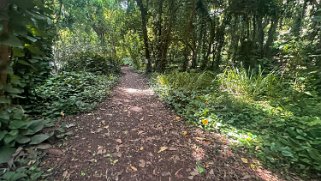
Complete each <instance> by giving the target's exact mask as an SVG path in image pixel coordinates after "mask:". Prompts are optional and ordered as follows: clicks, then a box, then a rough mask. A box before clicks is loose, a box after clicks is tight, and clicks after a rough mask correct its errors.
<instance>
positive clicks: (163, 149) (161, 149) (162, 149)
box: [158, 146, 168, 153]
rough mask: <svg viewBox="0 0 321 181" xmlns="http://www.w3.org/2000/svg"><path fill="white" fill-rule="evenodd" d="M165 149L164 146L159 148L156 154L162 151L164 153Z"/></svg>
mask: <svg viewBox="0 0 321 181" xmlns="http://www.w3.org/2000/svg"><path fill="white" fill-rule="evenodd" d="M167 149H168V148H167V147H166V146H162V147H160V149H159V151H158V153H160V152H163V151H165V150H167Z"/></svg>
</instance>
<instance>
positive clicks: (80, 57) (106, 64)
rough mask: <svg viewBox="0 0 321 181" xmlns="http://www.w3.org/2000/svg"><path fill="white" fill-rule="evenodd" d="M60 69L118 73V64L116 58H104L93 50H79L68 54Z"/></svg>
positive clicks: (105, 73) (106, 73)
mask: <svg viewBox="0 0 321 181" xmlns="http://www.w3.org/2000/svg"><path fill="white" fill-rule="evenodd" d="M61 70H62V71H67V72H71V71H84V72H91V73H94V74H104V75H108V74H112V73H119V72H120V66H119V64H118V62H117V61H116V60H112V59H111V58H109V57H108V58H105V57H103V56H101V55H99V54H97V53H93V52H79V53H74V54H72V55H70V56H69V59H68V61H66V63H65V64H64V65H63V67H62V69H61Z"/></svg>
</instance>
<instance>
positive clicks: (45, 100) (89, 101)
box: [28, 72, 116, 117]
mask: <svg viewBox="0 0 321 181" xmlns="http://www.w3.org/2000/svg"><path fill="white" fill-rule="evenodd" d="M115 81H116V77H115V76H114V75H109V76H106V75H95V74H92V73H86V72H78V73H76V72H62V73H60V74H58V75H55V76H53V77H51V78H49V79H48V80H46V82H45V83H44V84H43V85H40V86H38V87H36V88H35V90H34V97H33V102H32V105H33V106H32V107H28V110H30V111H32V112H30V113H32V114H36V115H37V114H42V115H45V116H47V115H50V116H53V117H55V116H59V115H60V114H61V112H63V113H65V114H75V113H78V112H80V111H88V110H91V109H93V108H94V107H95V106H96V104H97V103H98V102H100V101H102V99H103V98H105V97H106V95H107V93H108V91H109V90H110V88H111V87H112V85H113V84H114V83H115Z"/></svg>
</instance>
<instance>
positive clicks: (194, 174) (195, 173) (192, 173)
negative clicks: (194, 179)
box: [190, 169, 199, 176]
mask: <svg viewBox="0 0 321 181" xmlns="http://www.w3.org/2000/svg"><path fill="white" fill-rule="evenodd" d="M190 174H191V176H196V175H198V174H199V172H198V171H197V170H195V169H194V170H193V171H191V173H190Z"/></svg>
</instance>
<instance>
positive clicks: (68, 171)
mask: <svg viewBox="0 0 321 181" xmlns="http://www.w3.org/2000/svg"><path fill="white" fill-rule="evenodd" d="M122 73H123V75H122V77H121V79H120V83H119V84H118V86H116V87H115V88H114V90H113V93H112V94H111V96H110V97H109V98H108V99H107V100H106V101H105V102H103V103H102V104H101V105H100V106H99V107H98V108H97V109H96V110H95V111H93V112H91V113H85V114H82V115H78V116H68V117H65V118H63V119H62V120H61V121H62V122H63V123H65V124H66V125H67V127H69V130H68V131H72V132H73V135H72V136H70V137H69V138H68V139H67V140H65V141H64V142H63V144H61V145H59V146H58V145H56V146H54V148H51V149H49V150H48V151H47V155H46V156H45V158H44V161H43V167H44V168H46V169H49V168H53V169H52V175H50V176H49V178H48V179H49V180H77V181H78V180H123V181H130V180H148V181H152V180H158V181H163V180H164V181H165V180H166V181H171V180H280V179H278V178H277V177H276V176H273V174H272V173H271V172H269V171H266V170H264V169H262V168H259V167H257V168H256V169H255V170H253V169H251V167H250V165H251V164H250V163H251V161H250V159H249V158H248V160H247V159H245V158H244V156H243V157H242V156H241V155H239V154H238V153H233V152H232V151H231V149H230V148H229V146H228V141H227V140H226V139H224V138H222V136H220V135H218V134H214V133H207V132H204V131H203V130H202V129H200V128H196V127H192V126H189V125H187V124H186V123H185V122H184V121H183V120H182V119H181V118H179V117H178V116H176V115H175V113H174V112H173V111H171V110H170V109H169V108H167V107H166V106H165V105H164V104H163V103H162V102H161V101H160V100H159V99H158V98H157V96H156V95H155V94H154V92H153V91H152V90H151V89H150V88H149V86H148V84H147V79H145V78H144V77H143V76H141V75H139V74H137V73H134V72H133V71H132V70H130V69H129V68H127V67H125V68H122ZM241 158H242V159H241ZM242 160H243V161H242Z"/></svg>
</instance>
